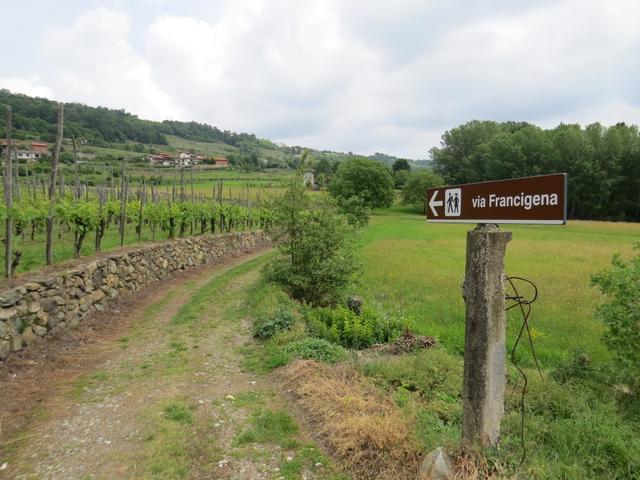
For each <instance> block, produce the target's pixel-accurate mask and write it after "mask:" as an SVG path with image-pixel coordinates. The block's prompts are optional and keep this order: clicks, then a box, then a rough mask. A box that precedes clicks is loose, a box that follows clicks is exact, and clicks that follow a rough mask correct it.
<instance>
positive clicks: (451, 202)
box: [444, 188, 462, 217]
mask: <svg viewBox="0 0 640 480" xmlns="http://www.w3.org/2000/svg"><path fill="white" fill-rule="evenodd" d="M461 207H462V190H461V189H459V188H450V189H448V190H446V191H445V210H444V214H445V216H447V217H459V216H460V210H461Z"/></svg>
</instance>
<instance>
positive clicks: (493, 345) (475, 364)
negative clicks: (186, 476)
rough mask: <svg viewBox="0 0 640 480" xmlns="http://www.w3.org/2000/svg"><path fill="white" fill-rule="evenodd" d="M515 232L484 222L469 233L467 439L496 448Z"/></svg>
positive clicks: (464, 440) (464, 429)
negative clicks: (507, 265)
mask: <svg viewBox="0 0 640 480" xmlns="http://www.w3.org/2000/svg"><path fill="white" fill-rule="evenodd" d="M510 240H511V232H502V231H500V230H499V229H498V226H497V225H493V224H488V225H484V224H480V225H478V226H477V227H476V229H475V230H472V231H470V232H468V233H467V262H466V271H465V279H464V298H465V302H466V305H467V314H466V327H465V339H464V342H465V346H464V381H463V392H462V402H463V411H462V443H463V444H465V445H475V444H480V445H482V446H483V447H487V446H495V445H496V444H497V443H498V441H499V439H500V421H501V420H502V416H503V415H504V389H505V383H506V370H505V361H506V346H505V337H506V313H505V310H504V308H505V299H504V292H505V289H504V255H505V251H506V247H507V243H508V242H509V241H510Z"/></svg>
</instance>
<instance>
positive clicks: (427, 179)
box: [402, 170, 444, 213]
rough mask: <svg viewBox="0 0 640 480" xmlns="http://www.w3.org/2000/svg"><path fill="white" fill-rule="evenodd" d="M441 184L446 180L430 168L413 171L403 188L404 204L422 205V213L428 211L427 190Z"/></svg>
mask: <svg viewBox="0 0 640 480" xmlns="http://www.w3.org/2000/svg"><path fill="white" fill-rule="evenodd" d="M440 185H444V180H443V179H442V177H441V176H439V175H437V174H435V173H433V172H432V171H430V170H423V171H421V172H417V173H413V174H411V176H410V177H409V179H408V180H407V182H406V183H405V185H404V188H403V189H402V204H403V205H410V206H416V207H420V209H421V210H422V213H427V190H428V189H429V188H432V187H438V186H440Z"/></svg>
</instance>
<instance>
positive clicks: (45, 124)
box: [0, 89, 259, 147]
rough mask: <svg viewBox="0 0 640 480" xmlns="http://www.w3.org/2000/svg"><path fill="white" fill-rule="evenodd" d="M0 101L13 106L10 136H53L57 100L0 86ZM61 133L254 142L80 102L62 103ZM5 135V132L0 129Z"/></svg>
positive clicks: (95, 140)
mask: <svg viewBox="0 0 640 480" xmlns="http://www.w3.org/2000/svg"><path fill="white" fill-rule="evenodd" d="M0 104H2V105H11V107H12V108H13V128H14V137H15V138H16V139H20V138H21V137H25V136H26V135H34V136H38V137H40V138H42V139H43V140H45V141H48V142H53V141H54V140H55V135H56V128H57V127H56V120H57V112H58V103H57V102H54V101H51V100H48V99H46V98H34V97H29V96H27V95H22V94H14V93H11V92H10V91H9V90H6V89H0ZM65 116H66V118H65V132H66V134H67V136H69V137H76V138H83V139H85V140H86V141H87V143H90V144H92V145H101V144H104V143H125V142H138V143H146V144H158V145H166V144H168V141H167V135H175V136H178V137H182V138H186V139H188V140H195V141H200V142H223V143H226V144H228V145H233V146H238V147H240V146H241V145H242V144H247V143H248V144H255V146H256V147H258V146H259V145H258V143H259V140H258V139H257V138H256V136H255V135H254V134H249V133H234V132H230V131H228V130H221V129H219V128H217V127H213V126H211V125H207V124H203V123H198V122H178V121H173V120H165V121H163V122H154V121H151V120H143V119H140V118H138V117H137V116H136V115H133V114H131V113H128V112H126V111H125V110H123V109H120V110H115V109H110V108H105V107H90V106H87V105H83V104H80V103H65ZM0 135H1V136H3V137H4V136H5V132H4V131H1V132H0Z"/></svg>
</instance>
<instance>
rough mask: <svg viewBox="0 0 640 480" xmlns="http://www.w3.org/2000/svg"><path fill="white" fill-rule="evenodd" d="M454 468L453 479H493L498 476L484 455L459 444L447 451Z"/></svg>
mask: <svg viewBox="0 0 640 480" xmlns="http://www.w3.org/2000/svg"><path fill="white" fill-rule="evenodd" d="M449 455H450V456H451V459H452V460H453V465H454V468H455V473H454V476H453V478H454V480H495V479H497V478H500V477H499V475H498V472H497V471H496V469H495V467H491V466H490V465H489V464H488V463H487V460H486V458H485V457H484V455H482V454H481V453H480V452H478V451H476V450H473V449H471V448H468V447H463V446H460V447H458V448H456V449H455V450H453V451H450V452H449ZM502 478H504V477H502Z"/></svg>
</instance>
